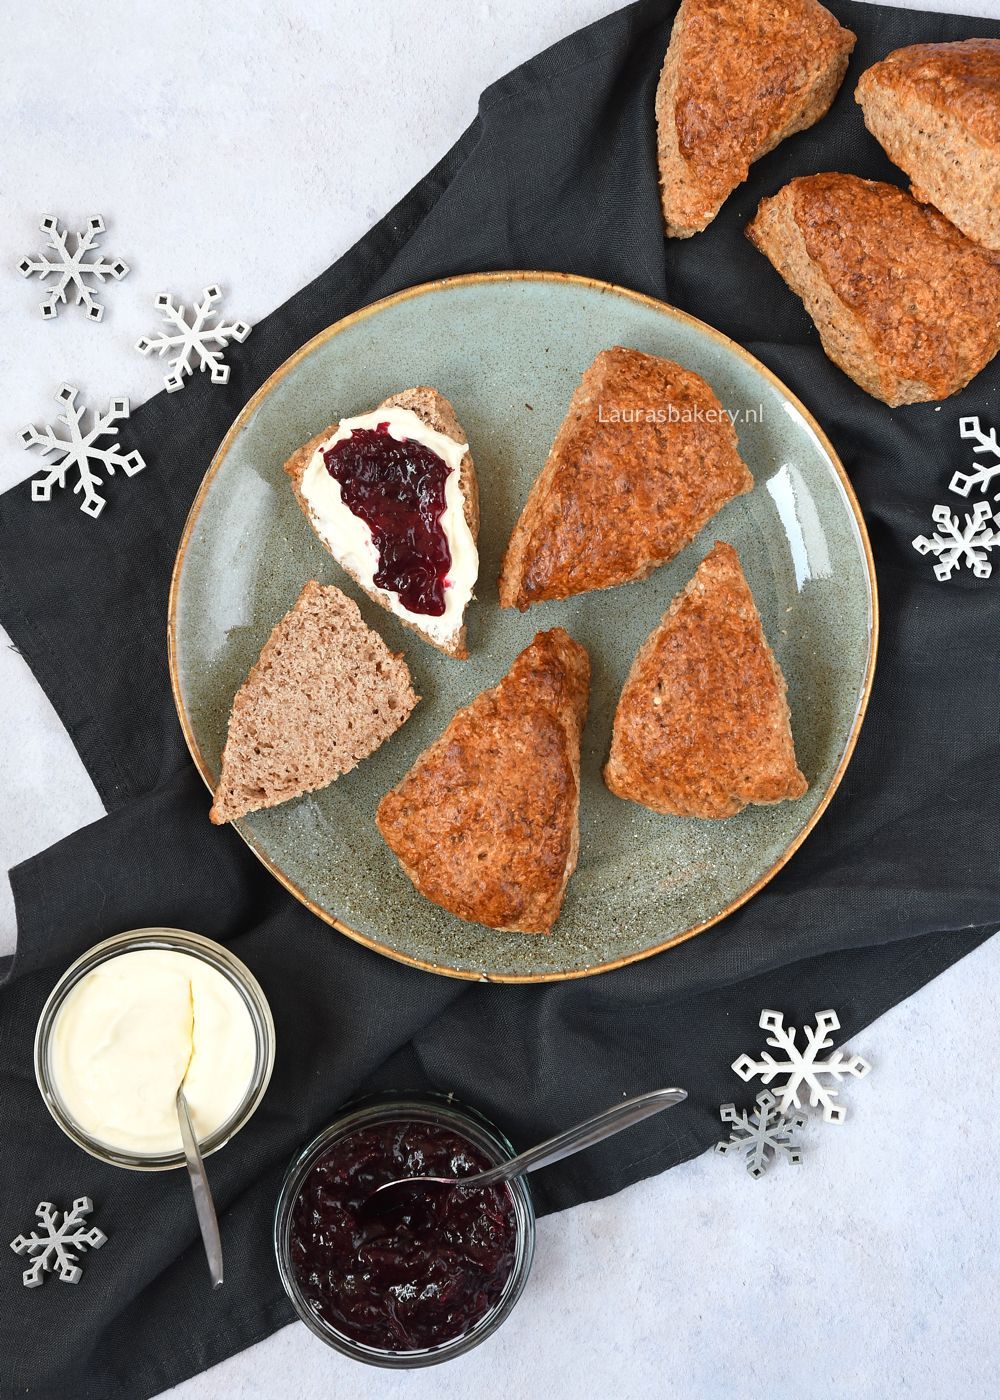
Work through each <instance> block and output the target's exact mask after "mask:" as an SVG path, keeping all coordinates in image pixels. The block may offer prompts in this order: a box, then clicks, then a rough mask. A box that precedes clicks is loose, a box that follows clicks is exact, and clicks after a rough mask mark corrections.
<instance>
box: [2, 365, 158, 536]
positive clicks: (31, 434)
mask: <svg viewBox="0 0 1000 1400" xmlns="http://www.w3.org/2000/svg"><path fill="white" fill-rule="evenodd" d="M77 393H78V390H76V389H74V388H73V387H72V386H71V385H69V384H64V385H63V386H62V388H61V389H60V390H59V392H58V394H56V402H57V403H61V404H65V405H66V412H65V413H60V414H59V415H58V417H57V418H56V422H57V423H64V424H65V425H66V427H67V428H68V429H69V436H68V437H60V436H59V435H58V433H57V432H56V430H55V428H53V427H52V426H51V424H49V423H46V424H45V426H44V427H43V428H42V429H38V428H35V427H33V426H32V425H31V424H30V423H29V424H28V426H27V427H26V428H22V429H21V433H20V437H21V441H22V443H23V444H24V446H25V447H40V448H41V450H42V456H43V457H44V456H47V455H48V454H49V453H50V452H58V453H59V454H60V455H59V458H58V460H56V461H54V462H52V463H51V464H49V465H48V468H47V470H46V472H45V475H44V476H38V477H35V479H34V480H33V481H32V483H31V499H32V500H33V501H49V500H51V499H52V488H53V487H54V486H65V485H66V481H67V477H68V475H69V472H70V470H71V469H72V468H74V467H75V468H76V474H77V475H76V485H75V486H74V487H73V494H74V495H75V494H76V493H77V492H78V491H82V492H83V500H82V502H81V503H80V509H81V510H82V511H83V512H84V514H85V515H90V516H93V518H94V519H95V520H96V519H97V517H98V516H99V515H100V513H101V511H102V510H103V509H104V506H105V504H106V502H105V500H104V497H103V496H102V495H101V494H100V492H99V491H98V489H97V488H98V486H100V485H102V484H103V483H102V481H101V478H100V475H99V472H100V469H101V468H102V467H103V469H104V470H105V471H106V472H107V474H108V476H114V474H115V468H116V467H121V469H122V471H123V472H124V473H125V475H126V476H135V474H136V472H141V471H142V469H143V467H145V465H146V463H145V462H144V461H143V459H142V456H141V454H140V453H138V452H127V453H126V452H122V451H121V449H120V446H119V444H118V442H117V433H118V429H117V428H115V427H114V426H113V425H114V424H115V423H117V422H118V421H119V419H121V418H127V417H128V415H129V406H128V399H125V398H118V399H112V400H111V402H110V403H109V404H108V407H107V409H106V410H105V412H104V413H98V412H97V411H96V409H95V410H94V411H93V413H92V414H91V419H92V422H91V427H90V429H89V430H88V431H84V427H83V419H84V415H85V414H86V413H87V407H86V405H85V404H78V403H77V401H76V396H77ZM102 437H114V438H115V439H116V440H115V441H114V442H113V443H111V444H110V445H109V446H108V447H98V446H97V445H96V443H97V439H98V438H102ZM92 464H93V465H92Z"/></svg>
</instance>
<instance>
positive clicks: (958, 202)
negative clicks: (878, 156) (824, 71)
mask: <svg viewBox="0 0 1000 1400" xmlns="http://www.w3.org/2000/svg"><path fill="white" fill-rule="evenodd" d="M854 96H855V100H856V101H857V102H858V104H859V105H860V107H861V109H862V111H863V112H864V114H865V125H866V126H867V127H868V130H869V131H870V132H871V133H872V135H873V136H874V137H875V138H876V140H877V141H880V142H881V144H882V145H883V146H884V147H885V152H886V155H887V156H888V157H889V159H890V160H891V161H893V162H894V164H896V165H898V166H899V167H900V169H902V170H905V171H906V173H907V175H909V177H910V179H911V181H912V182H913V183H912V185H911V189H912V191H913V194H914V196H915V197H916V198H917V199H919V200H922V201H924V202H925V203H927V204H933V205H935V206H936V208H938V209H940V210H941V213H942V214H944V215H946V217H947V218H949V219H950V220H951V221H952V223H953V224H955V225H956V226H957V227H958V228H960V229H961V230H962V232H963V233H965V234H967V235H968V236H969V238H971V239H973V240H974V241H975V242H976V243H981V244H982V245H983V247H984V248H990V249H992V250H993V251H998V250H1000V39H961V40H959V41H958V42H957V43H953V44H912V45H911V46H910V47H909V48H906V49H896V51H895V53H891V54H889V56H888V58H884V59H883V60H882V62H881V63H876V64H875V65H874V67H872V68H869V69H868V71H867V72H866V73H862V75H861V80H860V81H859V83H858V86H857V89H856V91H855V94H854Z"/></svg>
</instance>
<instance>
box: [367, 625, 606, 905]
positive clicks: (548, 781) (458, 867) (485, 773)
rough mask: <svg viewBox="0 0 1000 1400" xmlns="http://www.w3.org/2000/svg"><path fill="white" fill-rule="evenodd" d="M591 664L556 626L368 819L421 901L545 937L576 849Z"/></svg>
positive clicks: (458, 718)
mask: <svg viewBox="0 0 1000 1400" xmlns="http://www.w3.org/2000/svg"><path fill="white" fill-rule="evenodd" d="M589 687H590V659H589V657H588V656H587V653H586V651H585V650H584V648H583V647H582V646H580V645H579V644H578V643H576V642H574V641H573V639H572V638H571V637H570V636H568V635H567V634H566V633H565V632H564V631H563V630H562V628H561V627H556V628H554V629H553V630H552V631H551V632H539V633H538V635H537V636H536V637H535V640H534V641H533V642H532V643H531V645H530V646H529V647H527V648H526V649H525V650H524V651H522V652H521V654H520V656H519V657H518V658H517V660H516V661H515V662H514V664H513V666H512V667H511V668H510V670H509V671H508V673H507V675H506V676H505V677H504V679H503V680H502V681H501V682H500V684H499V685H498V686H496V687H495V688H494V689H493V690H486V691H484V692H483V693H482V694H481V695H479V696H477V698H476V699H475V700H473V702H472V704H471V705H469V706H468V707H467V708H466V709H464V710H459V711H458V713H457V714H456V715H455V717H454V719H453V720H452V721H451V723H450V724H449V725H448V727H447V729H446V730H445V731H444V733H443V734H442V735H441V737H440V738H439V739H438V740H437V741H436V742H435V743H433V744H431V746H430V748H428V749H426V750H425V752H424V753H423V754H422V755H421V756H420V758H418V759H417V761H416V763H415V764H414V765H413V767H412V768H411V769H410V771H409V773H407V775H406V777H405V778H403V780H402V781H401V782H400V783H398V784H397V785H396V787H394V788H393V789H392V791H391V792H388V793H386V795H385V797H383V799H382V801H381V802H380V804H379V808H378V812H377V813H376V816H375V820H376V822H377V823H378V829H379V831H380V832H381V833H382V835H383V837H384V838H385V841H386V843H387V845H388V846H389V848H390V849H391V850H392V851H393V853H394V854H395V856H396V858H397V860H398V861H399V863H400V865H401V866H402V867H403V870H404V871H405V872H406V874H407V875H408V876H409V877H410V879H411V880H412V881H413V883H414V885H415V886H416V887H417V889H418V890H419V891H420V893H421V894H422V895H423V896H424V897H425V898H426V899H429V900H432V901H433V902H434V903H435V904H439V905H440V906H441V908H442V909H446V910H447V911H448V913H450V914H454V915H456V916H457V917H458V918H460V919H468V920H469V921H470V922H471V923H478V924H486V925H488V926H489V927H490V928H497V929H506V930H509V931H511V932H517V933H548V932H549V931H550V930H551V928H552V925H553V924H554V923H555V921H556V919H557V918H558V917H559V911H560V909H561V908H562V902H563V895H564V894H565V892H566V885H567V882H568V881H569V877H570V876H571V875H572V873H573V871H574V869H575V868H576V858H577V853H578V850H579V844H580V831H579V807H580V735H581V732H582V730H583V725H584V721H585V720H586V717H587V702H588V694H589Z"/></svg>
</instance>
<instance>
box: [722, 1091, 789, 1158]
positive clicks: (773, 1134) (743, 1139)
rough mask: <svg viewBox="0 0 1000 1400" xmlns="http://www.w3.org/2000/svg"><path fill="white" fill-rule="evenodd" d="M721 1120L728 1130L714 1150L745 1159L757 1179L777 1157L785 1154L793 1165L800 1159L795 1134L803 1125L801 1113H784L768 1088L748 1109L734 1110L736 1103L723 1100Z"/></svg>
mask: <svg viewBox="0 0 1000 1400" xmlns="http://www.w3.org/2000/svg"><path fill="white" fill-rule="evenodd" d="M719 1116H720V1117H721V1119H722V1121H723V1123H731V1124H732V1125H733V1126H732V1129H731V1131H730V1134H729V1138H728V1140H727V1141H725V1142H717V1143H716V1144H715V1150H716V1152H721V1153H722V1154H723V1155H724V1156H728V1155H730V1154H731V1153H735V1154H736V1155H737V1156H738V1157H742V1158H743V1160H744V1161H745V1162H746V1166H747V1171H748V1172H749V1173H750V1175H751V1176H752V1177H753V1178H754V1180H755V1181H756V1180H758V1179H759V1178H760V1177H762V1176H763V1175H764V1173H765V1172H766V1171H767V1169H768V1167H769V1166H770V1164H771V1163H772V1162H773V1161H774V1160H775V1159H776V1158H778V1157H785V1158H787V1160H788V1161H789V1162H790V1163H792V1164H793V1165H794V1166H798V1164H799V1163H800V1162H801V1161H802V1149H801V1147H800V1146H799V1144H798V1141H797V1135H798V1134H799V1133H800V1132H801V1131H802V1129H803V1128H804V1127H805V1125H806V1118H805V1114H804V1113H794V1114H791V1115H789V1116H786V1115H785V1114H784V1113H782V1112H781V1110H780V1109H779V1108H778V1101H777V1099H776V1098H775V1097H774V1095H773V1094H772V1093H771V1091H770V1090H769V1089H761V1091H760V1093H759V1094H758V1095H757V1107H756V1109H755V1110H753V1111H752V1112H748V1111H747V1110H746V1109H743V1110H742V1111H740V1112H737V1110H736V1105H735V1104H733V1103H724V1104H723V1105H722V1107H721V1108H720V1109H719Z"/></svg>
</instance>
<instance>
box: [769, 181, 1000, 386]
mask: <svg viewBox="0 0 1000 1400" xmlns="http://www.w3.org/2000/svg"><path fill="white" fill-rule="evenodd" d="M747 235H748V237H749V238H750V239H751V241H752V242H753V243H754V244H755V245H756V246H757V247H758V248H759V249H760V251H761V252H762V253H764V254H766V256H767V257H768V258H770V260H771V262H772V263H773V264H774V266H775V267H776V268H777V270H778V272H779V273H781V275H782V277H784V279H785V281H786V282H787V283H788V285H789V286H790V287H791V289H792V291H794V292H796V293H798V295H799V296H800V297H801V298H802V300H803V301H804V302H805V305H806V309H807V311H808V312H809V313H810V315H811V316H812V318H813V320H814V321H815V323H816V327H817V330H818V331H819V334H820V338H821V340H822V342H823V348H824V350H825V351H826V353H827V354H828V355H829V357H830V358H831V359H832V360H833V361H834V363H835V364H837V365H839V366H840V368H841V369H843V370H844V371H845V373H847V374H849V375H850V376H851V378H852V379H854V380H855V381H856V383H858V384H860V385H861V387H862V388H863V389H866V390H867V391H868V393H870V394H873V395H874V396H875V397H876V398H879V399H882V401H883V402H884V403H887V404H889V405H890V406H892V407H895V406H897V405H899V404H903V403H917V402H923V401H924V400H928V399H943V398H946V397H947V396H948V395H949V394H954V393H957V392H958V390H959V389H962V388H964V386H965V385H966V384H967V383H968V382H969V380H970V379H972V378H973V377H974V376H975V375H976V374H978V373H979V371H980V370H981V369H982V368H983V367H984V365H986V364H988V363H989V361H990V360H991V359H992V358H993V356H994V355H995V354H996V353H997V350H998V349H1000V264H998V263H997V261H996V260H994V259H993V258H992V257H991V255H990V254H989V253H987V252H985V251H984V250H983V249H982V248H980V247H978V246H977V245H976V244H975V243H973V242H972V241H971V239H968V238H966V237H965V235H964V234H963V233H961V232H960V231H959V230H958V229H957V228H955V226H954V225H953V224H951V223H949V221H948V220H947V219H945V218H944V217H943V215H941V214H939V213H938V211H937V210H936V209H932V208H931V207H930V206H929V205H926V204H918V203H917V201H916V200H914V199H913V198H912V197H911V196H910V195H908V194H907V193H906V192H905V191H904V190H901V189H899V188H897V186H895V185H889V184H885V183H884V182H882V181H879V180H862V179H860V178H859V177H858V176H856V175H842V174H837V173H833V172H828V173H824V174H820V175H806V176H802V177H801V178H799V179H796V180H792V181H790V182H789V184H787V185H785V186H784V188H783V189H781V190H779V191H778V193H777V194H776V195H774V196H773V197H772V198H771V199H764V200H762V201H761V204H760V207H759V209H758V211H757V215H756V217H755V218H754V220H753V222H752V223H751V224H750V225H748V227H747Z"/></svg>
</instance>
